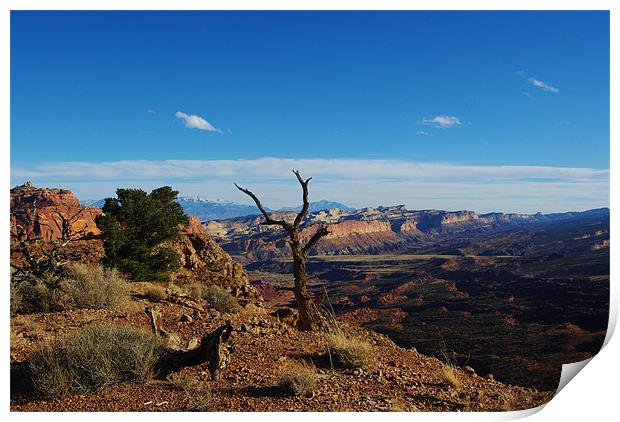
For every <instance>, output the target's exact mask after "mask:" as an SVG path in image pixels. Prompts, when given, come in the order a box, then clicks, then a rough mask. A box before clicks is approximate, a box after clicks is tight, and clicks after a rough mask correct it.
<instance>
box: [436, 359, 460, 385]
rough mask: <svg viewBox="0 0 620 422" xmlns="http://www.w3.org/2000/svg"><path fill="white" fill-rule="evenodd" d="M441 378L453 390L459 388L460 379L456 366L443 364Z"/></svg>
mask: <svg viewBox="0 0 620 422" xmlns="http://www.w3.org/2000/svg"><path fill="white" fill-rule="evenodd" d="M441 379H442V380H443V382H444V383H446V384H448V385H449V386H450V387H452V388H454V389H455V390H460V389H461V380H460V379H459V377H458V374H457V372H456V368H455V366H454V365H451V364H443V365H442V368H441Z"/></svg>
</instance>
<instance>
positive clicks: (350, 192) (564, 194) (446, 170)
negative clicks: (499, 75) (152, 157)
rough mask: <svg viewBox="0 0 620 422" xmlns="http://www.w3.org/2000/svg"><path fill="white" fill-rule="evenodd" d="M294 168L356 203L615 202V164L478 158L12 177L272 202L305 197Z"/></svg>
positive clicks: (64, 165)
mask: <svg viewBox="0 0 620 422" xmlns="http://www.w3.org/2000/svg"><path fill="white" fill-rule="evenodd" d="M291 169H300V170H301V171H302V174H303V175H304V176H306V177H311V176H312V177H313V179H312V188H311V196H312V198H313V199H316V200H318V199H322V198H330V199H334V200H338V201H341V202H343V203H346V204H349V205H352V206H360V207H361V206H378V205H393V204H403V203H404V204H405V205H407V207H409V208H412V209H428V208H438V209H452V210H454V209H472V210H475V211H481V212H488V211H506V212H537V211H542V212H558V211H567V210H583V209H589V208H596V207H603V206H609V170H608V169H592V168H574V167H545V166H472V165H459V164H447V163H425V162H416V161H404V160H372V159H285V158H260V159H255V160H203V161H201V160H166V161H142V160H136V161H112V162H103V163H94V162H56V163H41V164H38V165H33V166H29V167H18V166H13V168H12V169H11V183H12V184H18V183H23V182H24V181H25V180H32V181H33V182H34V183H35V184H37V185H40V186H50V187H62V188H67V189H72V190H74V191H75V193H76V194H77V195H78V197H82V198H99V197H105V196H108V195H113V194H114V191H115V189H116V188H117V187H141V188H143V189H153V188H155V187H158V186H162V185H172V186H173V187H174V188H175V189H177V190H179V191H180V192H181V194H182V195H203V196H204V195H206V194H208V195H209V196H212V197H222V198H226V199H229V200H232V201H236V202H247V198H246V197H244V195H243V194H241V193H240V192H238V191H236V189H234V186H233V185H232V183H233V182H238V183H240V184H241V185H245V186H247V187H249V188H252V190H254V191H255V192H256V193H257V194H259V195H260V196H261V199H264V203H265V205H267V206H269V207H273V208H277V207H280V206H290V205H291V204H296V203H298V202H299V198H298V196H299V189H298V188H299V187H298V185H297V184H296V183H297V182H296V179H295V178H294V177H293V175H292V173H291Z"/></svg>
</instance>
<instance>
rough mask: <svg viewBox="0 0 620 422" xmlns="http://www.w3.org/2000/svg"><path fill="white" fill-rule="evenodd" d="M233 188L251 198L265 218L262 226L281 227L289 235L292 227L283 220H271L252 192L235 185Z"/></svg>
mask: <svg viewBox="0 0 620 422" xmlns="http://www.w3.org/2000/svg"><path fill="white" fill-rule="evenodd" d="M235 186H236V187H237V189H239V190H240V191H241V192H243V193H245V194H246V195H248V196H249V197H250V198H252V199H253V200H254V203H255V204H256V206H257V207H258V209H259V210H260V212H261V213H262V214H263V217H265V221H264V222H263V224H265V225H268V226H269V225H272V226H273V225H277V226H281V227H283V228H284V229H285V230H286V231H287V232H289V234H290V233H291V231H292V229H293V227H292V226H291V225H290V224H289V223H287V222H286V221H284V220H274V219H273V218H271V216H270V215H269V214H268V213H267V211H265V208H264V207H263V204H261V202H260V199H258V197H257V196H256V195H254V193H253V192H252V191H250V190H249V189H244V188H242V187H241V186H239V185H238V184H236V183H235Z"/></svg>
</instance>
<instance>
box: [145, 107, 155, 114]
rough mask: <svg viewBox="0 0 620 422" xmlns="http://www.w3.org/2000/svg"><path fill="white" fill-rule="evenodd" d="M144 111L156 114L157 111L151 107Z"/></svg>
mask: <svg viewBox="0 0 620 422" xmlns="http://www.w3.org/2000/svg"><path fill="white" fill-rule="evenodd" d="M146 112H147V113H150V114H157V112H156V111H155V110H153V109H152V108H149V109H148V110H146Z"/></svg>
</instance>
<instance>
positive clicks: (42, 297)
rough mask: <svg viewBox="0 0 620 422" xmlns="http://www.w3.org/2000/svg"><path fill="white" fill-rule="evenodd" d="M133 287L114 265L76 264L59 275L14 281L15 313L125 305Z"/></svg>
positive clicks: (116, 307)
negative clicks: (103, 266)
mask: <svg viewBox="0 0 620 422" xmlns="http://www.w3.org/2000/svg"><path fill="white" fill-rule="evenodd" d="M128 300H129V288H128V285H127V283H126V282H125V280H124V279H123V278H122V277H121V276H120V274H118V272H117V271H116V270H114V269H106V268H102V267H99V266H98V267H89V266H86V265H84V264H73V265H71V266H68V267H67V268H65V269H64V270H63V276H62V278H61V279H60V282H57V280H56V279H51V278H50V279H43V280H37V279H34V280H31V281H27V280H23V281H20V282H19V283H16V282H11V314H13V315H14V314H19V313H30V312H53V311H61V310H67V309H111V310H116V309H119V308H121V307H122V306H123V305H124V304H125V303H126V302H127V301H128Z"/></svg>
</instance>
